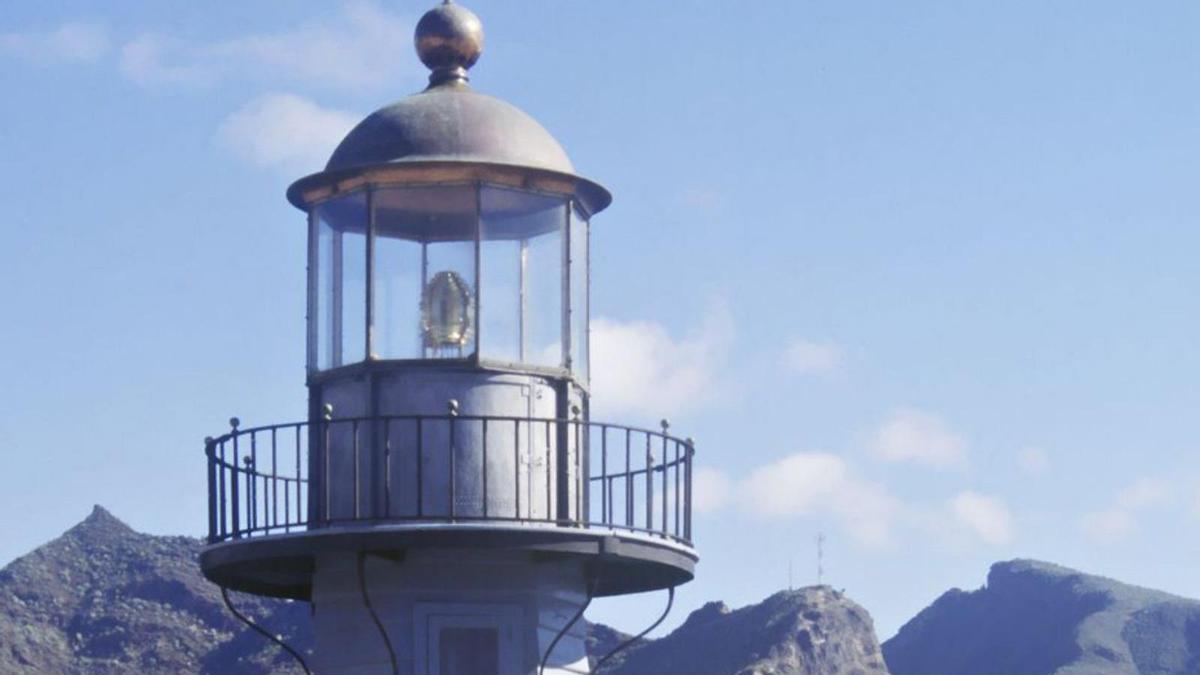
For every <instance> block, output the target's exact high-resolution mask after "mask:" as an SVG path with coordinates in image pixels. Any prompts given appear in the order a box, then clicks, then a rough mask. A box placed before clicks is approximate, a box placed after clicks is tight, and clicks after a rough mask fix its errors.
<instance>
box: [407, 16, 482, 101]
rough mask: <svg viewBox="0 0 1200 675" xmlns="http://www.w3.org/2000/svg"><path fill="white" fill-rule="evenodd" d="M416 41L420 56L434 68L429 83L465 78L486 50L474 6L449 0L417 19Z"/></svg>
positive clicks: (432, 84) (457, 80)
mask: <svg viewBox="0 0 1200 675" xmlns="http://www.w3.org/2000/svg"><path fill="white" fill-rule="evenodd" d="M414 42H415V43H416V46H417V56H419V57H421V62H422V63H424V64H425V65H426V66H428V67H429V69H430V70H432V71H433V73H431V74H430V75H429V84H430V86H434V85H438V84H443V83H446V82H466V80H467V69H468V68H470V67H471V66H473V65H475V62H476V61H478V60H479V55H480V54H482V53H483V24H482V23H480V21H479V17H477V16H475V14H474V13H472V12H471V10H469V9H467V8H465V7H463V6H461V5H455V4H453V3H451V2H449V0H447V1H446V2H445V3H443V4H441V5H438V6H437V7H434V8H433V9H431V10H429V11H428V12H425V16H423V17H421V20H420V21H418V22H417V33H416V37H415V38H414Z"/></svg>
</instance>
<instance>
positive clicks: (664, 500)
mask: <svg viewBox="0 0 1200 675" xmlns="http://www.w3.org/2000/svg"><path fill="white" fill-rule="evenodd" d="M662 482H663V485H662V533H663V536H664V537H665V536H667V497H668V495H667V492H668V490H667V421H666V420H663V437H662Z"/></svg>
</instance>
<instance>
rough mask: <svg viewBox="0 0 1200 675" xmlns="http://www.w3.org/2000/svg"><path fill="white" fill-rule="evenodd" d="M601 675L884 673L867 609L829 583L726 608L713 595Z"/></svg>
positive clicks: (817, 674) (885, 670)
mask: <svg viewBox="0 0 1200 675" xmlns="http://www.w3.org/2000/svg"><path fill="white" fill-rule="evenodd" d="M610 663H612V666H611V667H609V666H608V665H607V664H606V666H605V669H604V671H603V674H604V675H664V674H666V673H687V674H688V675H835V674H836V675H883V674H886V673H887V672H888V671H887V667H886V666H885V665H884V662H883V656H882V654H881V653H880V649H879V643H878V642H877V641H876V638H875V629H874V626H873V624H872V623H871V616H870V615H869V614H867V611H866V610H865V609H863V608H862V607H859V606H858V605H857V604H855V603H854V602H852V601H851V600H849V599H847V598H846V597H845V596H844V595H842V594H841V593H839V592H837V591H835V590H833V589H832V588H829V587H828V586H814V587H811V588H804V589H801V590H798V591H784V592H781V593H776V594H775V595H772V596H771V597H769V598H767V599H766V600H764V601H763V602H761V603H759V604H757V605H751V606H749V607H742V608H741V609H736V610H730V609H729V608H728V607H726V606H725V605H724V603H720V602H712V603H709V604H707V605H705V606H704V607H702V608H700V609H698V610H696V611H695V612H692V614H691V616H689V617H688V618H687V621H686V622H684V624H683V625H682V626H680V627H679V628H678V629H676V630H675V631H674V632H673V633H671V634H670V635H668V636H666V637H663V638H661V639H658V640H653V641H650V642H646V643H644V644H641V645H638V646H636V647H633V648H631V649H630V650H629V651H628V652H627V653H626V654H625V656H624V658H621V659H620V660H617V659H614V660H613V662H610Z"/></svg>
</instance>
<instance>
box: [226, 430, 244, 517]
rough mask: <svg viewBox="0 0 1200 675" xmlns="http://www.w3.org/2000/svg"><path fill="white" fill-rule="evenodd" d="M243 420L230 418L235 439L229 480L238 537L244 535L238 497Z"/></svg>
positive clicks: (231, 435) (232, 512)
mask: <svg viewBox="0 0 1200 675" xmlns="http://www.w3.org/2000/svg"><path fill="white" fill-rule="evenodd" d="M241 423H242V422H241V420H239V419H238V418H236V417H230V418H229V426H230V427H231V430H230V432H229V435H230V437H231V438H232V439H233V462H231V463H230V472H231V473H230V477H229V478H230V480H229V503H230V505H231V506H232V508H231V509H230V511H231V513H230V516H231V519H232V521H233V532H232V534H233V538H234V539H237V538H238V537H240V536H242V533H241V513H240V512H241V501H240V500H239V499H238V471H239V469H238V456H239V455H238V425H239V424H241Z"/></svg>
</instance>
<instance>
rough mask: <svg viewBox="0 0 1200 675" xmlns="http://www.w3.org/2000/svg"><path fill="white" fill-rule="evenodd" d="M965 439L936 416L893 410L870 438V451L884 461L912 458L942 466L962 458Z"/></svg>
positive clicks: (907, 410)
mask: <svg viewBox="0 0 1200 675" xmlns="http://www.w3.org/2000/svg"><path fill="white" fill-rule="evenodd" d="M966 449H967V442H966V439H964V438H963V437H962V436H960V435H959V434H958V433H956V432H954V431H953V430H952V429H950V427H949V426H947V425H946V423H945V422H943V421H942V420H941V419H940V418H939V417H937V416H936V415H933V414H930V413H927V412H922V411H920V410H912V409H903V410H897V411H896V412H894V413H892V414H891V416H889V417H888V418H887V420H885V421H884V423H883V424H882V425H881V426H880V427H879V429H878V430H877V431H876V432H875V435H874V438H873V440H872V450H873V451H874V453H875V454H876V455H877V456H879V457H881V458H883V459H885V460H888V461H892V462H900V461H912V462H917V463H919V464H926V465H929V466H933V467H938V468H945V467H948V466H953V465H956V464H962V463H963V462H964V461H966Z"/></svg>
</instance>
